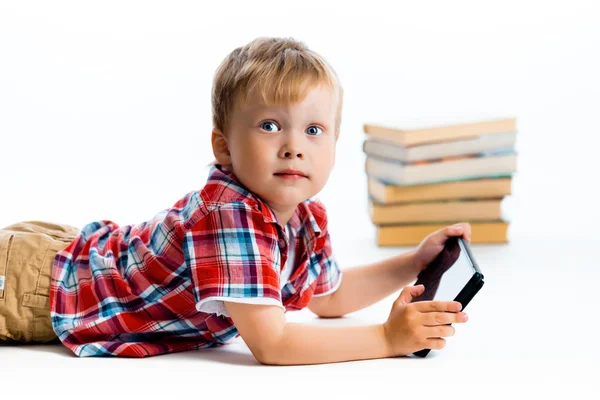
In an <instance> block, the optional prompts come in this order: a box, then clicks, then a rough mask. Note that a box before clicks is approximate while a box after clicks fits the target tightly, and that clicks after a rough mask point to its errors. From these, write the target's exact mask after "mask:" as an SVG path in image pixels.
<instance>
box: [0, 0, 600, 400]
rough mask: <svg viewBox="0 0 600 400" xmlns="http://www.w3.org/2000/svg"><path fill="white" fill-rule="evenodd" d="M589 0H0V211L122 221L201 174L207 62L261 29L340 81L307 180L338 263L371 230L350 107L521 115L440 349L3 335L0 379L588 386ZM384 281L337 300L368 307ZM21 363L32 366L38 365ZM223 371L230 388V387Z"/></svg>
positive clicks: (593, 34) (593, 172)
mask: <svg viewBox="0 0 600 400" xmlns="http://www.w3.org/2000/svg"><path fill="white" fill-rule="evenodd" d="M599 20H600V6H599V4H598V3H597V2H595V1H592V0H590V1H575V0H572V1H568V2H567V1H563V2H560V1H535V2H534V1H524V0H521V1H512V0H511V1H507V0H504V1H396V2H389V3H388V2H381V1H372V0H371V1H366V2H344V3H341V2H339V3H338V2H335V3H334V2H327V1H307V0H302V1H295V2H282V1H272V2H270V1H251V2H242V1H227V2H202V3H201V2H179V1H170V2H166V1H165V2H155V1H143V2H142V1H136V2H134V1H103V2H87V1H72V2H65V1H53V2H29V1H4V0H0V226H6V225H9V224H12V223H14V222H18V221H22V220H47V221H54V222H63V223H69V224H73V225H76V226H82V225H83V224H85V223H88V222H91V221H93V220H97V219H109V220H113V221H115V222H117V223H119V224H131V223H138V222H141V221H144V220H147V219H150V218H152V216H153V215H154V214H155V213H157V212H159V211H160V210H162V209H165V208H167V207H170V206H172V205H173V204H174V203H175V201H177V200H178V199H179V198H180V197H182V196H183V195H184V194H185V193H187V192H188V191H191V190H195V189H199V188H201V187H202V185H203V183H204V181H205V179H206V176H207V173H208V169H207V168H206V167H205V166H206V164H207V163H209V162H210V161H212V153H211V147H210V131H211V114H210V89H211V85H212V76H213V73H214V70H215V69H216V67H217V65H218V64H219V62H220V61H221V60H222V59H223V58H224V57H225V56H226V55H227V53H229V52H230V51H231V50H233V49H234V48H235V47H238V46H241V45H243V44H245V43H247V42H248V41H250V40H252V39H254V38H255V37H257V36H291V37H294V38H296V39H299V40H301V41H303V42H305V43H306V44H307V45H308V46H309V47H311V48H312V49H314V50H316V51H317V52H319V53H320V54H322V55H323V56H324V57H325V58H326V59H327V60H328V61H329V62H330V63H331V64H332V65H333V67H334V68H335V69H336V71H337V72H338V74H339V76H340V78H341V81H342V84H343V86H344V89H345V108H344V114H343V122H342V133H341V137H340V139H339V142H338V154H337V162H336V167H335V169H334V172H333V173H332V175H331V178H330V180H329V183H328V186H327V187H326V188H325V189H324V190H323V191H322V192H321V194H320V198H321V200H322V201H323V202H324V203H325V204H326V205H327V206H328V209H329V218H330V230H331V232H332V237H333V245H334V250H335V251H336V254H337V258H338V261H339V262H340V264H341V266H342V268H343V269H346V268H351V267H353V266H355V265H361V264H364V263H371V262H375V261H378V260H381V259H383V258H385V257H389V256H391V255H394V254H398V253H401V252H404V251H406V250H408V249H409V248H391V249H390V248H387V249H382V248H377V246H375V243H374V242H375V236H374V235H375V231H374V228H373V226H372V225H371V223H370V222H369V217H368V213H367V197H366V177H365V175H364V155H363V153H362V141H363V140H364V134H363V133H362V124H363V123H365V122H395V123H397V124H398V125H399V126H403V125H411V126H412V125H414V123H413V122H414V121H420V122H423V123H424V124H425V123H426V124H428V125H430V124H431V125H434V124H435V123H437V122H449V121H463V120H478V119H480V118H481V117H487V116H498V117H503V116H509V117H511V116H514V117H517V125H518V130H519V132H518V138H517V151H518V152H519V156H518V166H517V170H518V172H517V174H516V175H515V177H514V182H513V187H512V189H513V195H512V196H511V197H509V198H507V199H506V200H505V202H504V204H503V207H504V210H503V211H504V212H505V213H506V215H507V217H508V218H509V219H510V221H511V225H510V228H509V240H510V244H508V245H485V246H484V245H474V246H473V252H474V255H475V257H476V259H477V261H478V262H479V264H480V266H481V268H482V271H483V273H484V275H485V277H486V284H485V286H484V287H483V289H482V290H481V292H480V294H479V295H478V296H477V297H476V298H475V299H474V300H473V302H472V303H471V304H470V305H469V306H468V307H467V309H466V311H467V313H468V314H469V316H470V320H469V322H468V323H466V324H461V325H457V326H456V330H457V334H456V336H455V337H452V338H448V344H447V346H446V348H445V349H444V350H442V351H439V352H435V351H434V352H432V353H431V354H430V355H429V356H428V357H427V358H426V359H422V360H420V359H412V358H396V359H384V360H368V361H358V362H347V363H338V364H328V365H315V366H299V367H264V366H260V365H259V364H258V363H256V361H255V360H254V358H253V357H252V355H251V353H250V352H249V351H248V349H247V347H246V346H245V345H244V343H243V341H241V340H237V341H236V342H235V343H234V344H232V345H231V346H229V347H227V348H225V349H219V350H217V351H206V352H188V353H183V354H171V355H164V356H158V357H152V358H148V359H142V360H130V359H101V358H92V359H78V358H77V357H75V356H74V355H73V354H72V353H70V351H68V350H67V349H66V348H63V347H61V345H56V346H21V347H10V348H9V347H2V348H0V369H3V372H2V373H1V374H0V381H2V395H3V396H4V395H8V394H9V393H15V394H23V393H26V392H27V393H31V392H32V391H35V392H36V394H39V395H41V396H51V397H52V396H53V395H59V394H60V396H61V397H65V396H66V397H69V398H70V397H73V396H75V394H76V393H77V396H86V397H87V396H95V395H99V394H100V393H101V392H100V391H98V390H97V389H98V386H102V387H106V388H110V390H111V392H113V391H114V392H117V391H118V392H119V393H123V394H128V395H130V396H133V395H134V394H136V395H139V394H140V393H141V394H142V395H155V396H158V395H161V396H170V397H171V396H172V397H176V396H181V395H182V394H184V393H185V394H189V395H192V396H194V397H198V398H206V397H207V396H215V395H216V394H220V395H223V396H227V397H229V395H230V394H233V395H244V396H248V395H250V396H254V395H259V394H260V395H261V396H268V398H272V397H275V396H277V397H282V398H283V397H293V398H296V397H303V398H306V397H307V396H308V397H315V396H316V397H318V398H321V397H325V396H336V397H340V396H341V395H349V394H352V395H354V394H356V395H359V396H361V397H362V396H363V395H364V396H367V395H370V396H373V395H376V396H379V395H382V396H390V397H392V398H400V397H403V396H406V395H408V394H412V395H417V396H424V397H428V396H431V397H433V396H434V394H435V395H436V396H437V394H438V393H440V395H442V394H443V395H444V396H447V395H448V394H450V395H452V396H460V397H464V396H467V397H476V396H477V397H478V396H482V395H483V396H485V397H489V396H500V395H503V394H511V395H518V396H519V397H521V395H522V397H524V396H525V395H527V394H545V393H558V394H567V393H570V394H572V395H573V394H580V395H581V396H582V397H584V398H586V397H592V396H593V393H594V391H595V392H596V393H597V391H598V389H597V388H595V389H594V388H593V386H592V385H593V384H594V383H595V379H597V378H596V377H597V373H598V367H597V362H598V356H599V351H598V319H599V317H598V315H599V313H598V308H599V307H598V306H599V305H600V302H599V301H598V299H597V297H596V296H595V295H594V293H593V291H595V290H596V289H597V286H598V285H597V284H598V282H599V278H600V273H599V272H598V268H599V267H600V262H599V261H598V256H597V253H596V251H598V248H599V247H600V235H599V234H598V225H599V222H600V211H599V209H598V205H599V204H600V202H599V200H600V199H599V196H598V177H597V172H598V171H599V170H600V165H599V161H598V150H597V147H598V145H599V144H600V139H599V134H600V129H599V127H600V123H599V119H598V112H599V110H600V100H599V98H600V79H599V77H598V71H600V56H599V51H598V49H599V48H600V24H599V23H598V21H599ZM396 296H397V293H396V294H394V295H393V296H390V297H389V298H387V299H385V300H383V301H382V302H380V303H379V304H377V305H374V306H372V307H369V308H367V309H365V310H362V311H360V312H357V313H354V314H350V315H348V316H346V317H345V318H344V319H341V320H333V321H319V320H317V319H315V316H314V315H313V314H312V313H310V312H309V311H308V310H303V311H301V312H297V313H289V314H288V320H289V321H305V322H307V323H319V324H363V323H377V322H383V321H385V319H386V318H387V315H388V312H389V309H390V307H391V304H392V302H393V300H394V298H395V297H396ZM32 371H35V372H32ZM234 392H235V393H234Z"/></svg>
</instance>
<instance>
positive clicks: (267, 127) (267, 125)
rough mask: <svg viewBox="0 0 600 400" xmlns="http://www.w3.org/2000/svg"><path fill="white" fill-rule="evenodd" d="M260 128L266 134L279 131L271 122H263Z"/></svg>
mask: <svg viewBox="0 0 600 400" xmlns="http://www.w3.org/2000/svg"><path fill="white" fill-rule="evenodd" d="M260 127H261V129H264V130H265V131H267V132H278V131H279V127H278V126H277V124H276V123H275V122H273V121H265V122H263V123H262V124H260Z"/></svg>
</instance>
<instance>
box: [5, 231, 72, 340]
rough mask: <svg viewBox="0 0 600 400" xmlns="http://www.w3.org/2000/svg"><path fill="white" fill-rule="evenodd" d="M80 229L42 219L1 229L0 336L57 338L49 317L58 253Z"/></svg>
mask: <svg viewBox="0 0 600 400" xmlns="http://www.w3.org/2000/svg"><path fill="white" fill-rule="evenodd" d="M78 233H79V229H77V228H76V227H74V226H70V225H66V224H54V223H50V222H42V221H25V222H19V223H16V224H13V225H10V226H7V227H6V228H2V229H0V340H1V341H4V342H15V341H16V342H21V343H27V342H44V343H47V342H54V341H58V337H57V336H56V334H55V333H54V330H53V329H52V323H51V321H50V297H49V295H50V279H51V276H52V263H53V261H54V256H55V255H56V253H57V252H58V251H60V250H62V249H64V248H65V247H67V245H68V244H69V243H70V242H71V241H72V240H73V239H74V238H75V236H77V234H78Z"/></svg>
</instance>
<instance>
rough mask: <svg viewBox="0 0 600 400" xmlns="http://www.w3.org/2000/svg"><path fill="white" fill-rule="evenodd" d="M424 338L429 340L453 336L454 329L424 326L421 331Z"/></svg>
mask: <svg viewBox="0 0 600 400" xmlns="http://www.w3.org/2000/svg"><path fill="white" fill-rule="evenodd" d="M423 332H424V333H425V337H426V338H427V339H429V338H441V337H449V336H454V334H455V333H456V329H455V328H454V327H453V326H452V325H438V326H426V327H425V328H424V330H423Z"/></svg>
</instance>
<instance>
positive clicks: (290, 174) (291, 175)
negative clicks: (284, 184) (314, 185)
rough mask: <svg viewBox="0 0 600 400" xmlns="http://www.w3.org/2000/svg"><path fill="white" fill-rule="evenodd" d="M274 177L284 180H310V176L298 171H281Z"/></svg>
mask: <svg viewBox="0 0 600 400" xmlns="http://www.w3.org/2000/svg"><path fill="white" fill-rule="evenodd" d="M273 175H275V176H277V177H279V178H283V179H302V178H308V176H307V175H306V174H305V173H304V172H302V171H299V170H297V169H284V170H283V171H279V172H276V173H274V174H273Z"/></svg>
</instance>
